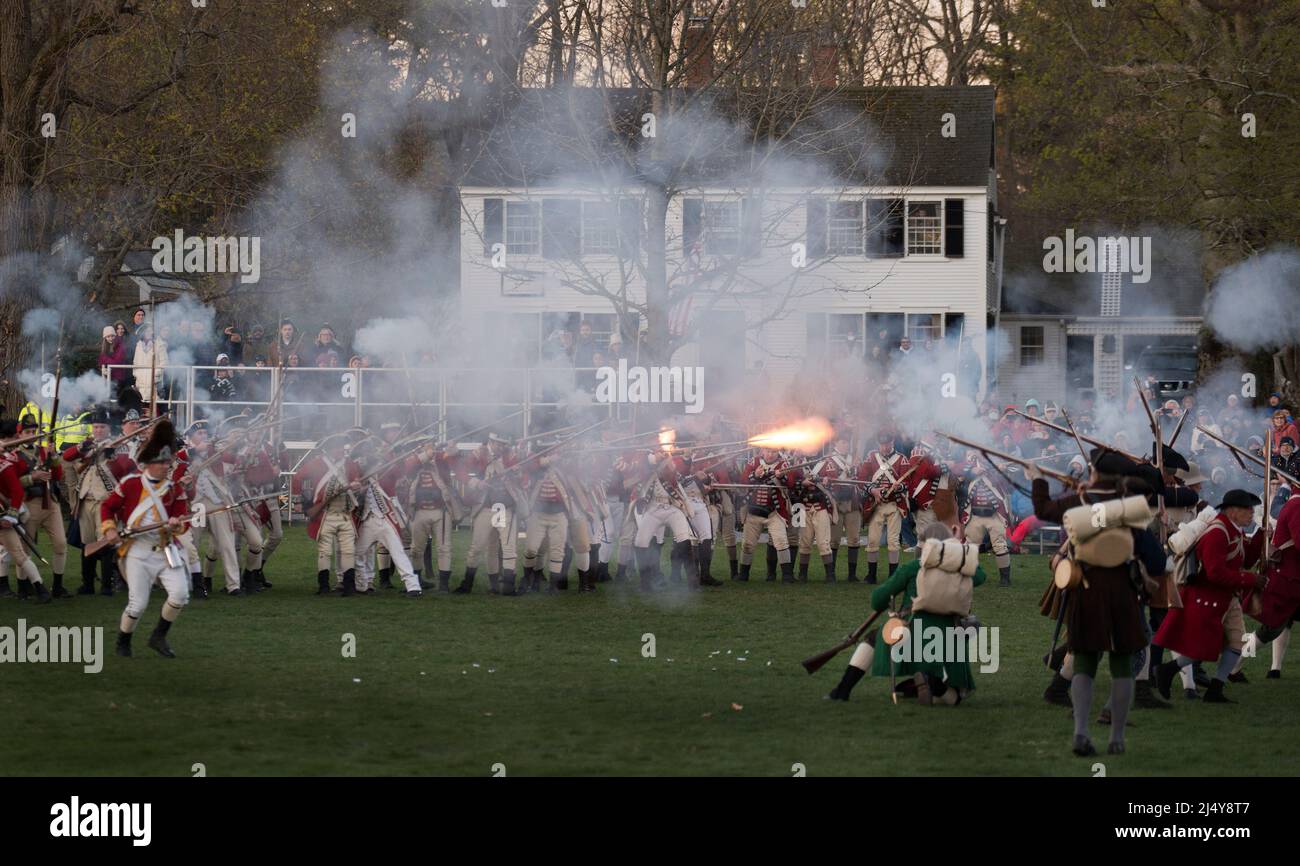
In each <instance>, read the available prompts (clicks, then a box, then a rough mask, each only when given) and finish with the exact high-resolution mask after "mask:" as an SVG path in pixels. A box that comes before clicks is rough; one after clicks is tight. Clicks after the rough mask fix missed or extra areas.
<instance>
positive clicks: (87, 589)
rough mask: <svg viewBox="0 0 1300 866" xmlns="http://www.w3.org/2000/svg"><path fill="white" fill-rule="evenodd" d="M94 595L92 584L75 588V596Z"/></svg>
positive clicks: (93, 585)
mask: <svg viewBox="0 0 1300 866" xmlns="http://www.w3.org/2000/svg"><path fill="white" fill-rule="evenodd" d="M94 594H95V584H94V583H90V584H85V583H83V584H82V585H81V586H79V587H77V595H94ZM11 595H12V593H11Z"/></svg>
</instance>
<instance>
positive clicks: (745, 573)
mask: <svg viewBox="0 0 1300 866" xmlns="http://www.w3.org/2000/svg"><path fill="white" fill-rule="evenodd" d="M749 569H750V566H749V565H742V566H740V570H739V571H738V572H737V573H736V576H735V577H733V578H732V580H735V581H739V582H741V583H748V582H749Z"/></svg>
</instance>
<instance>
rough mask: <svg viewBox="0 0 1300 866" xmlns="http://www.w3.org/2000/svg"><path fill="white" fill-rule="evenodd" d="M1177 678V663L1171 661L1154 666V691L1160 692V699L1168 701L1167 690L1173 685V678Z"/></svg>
mask: <svg viewBox="0 0 1300 866" xmlns="http://www.w3.org/2000/svg"><path fill="white" fill-rule="evenodd" d="M1176 676H1178V662H1176V661H1173V660H1172V659H1171V660H1169V661H1167V662H1164V663H1163V664H1160V665H1157V666H1156V690H1157V691H1159V692H1160V697H1162V698H1164V699H1165V700H1169V688H1170V686H1172V685H1173V684H1174V678H1175V677H1176Z"/></svg>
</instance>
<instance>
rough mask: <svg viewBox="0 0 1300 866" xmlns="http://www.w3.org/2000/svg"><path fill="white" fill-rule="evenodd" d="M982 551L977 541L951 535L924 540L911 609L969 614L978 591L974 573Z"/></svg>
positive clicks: (959, 614) (936, 612)
mask: <svg viewBox="0 0 1300 866" xmlns="http://www.w3.org/2000/svg"><path fill="white" fill-rule="evenodd" d="M979 552H980V551H979V546H978V545H975V544H962V543H961V542H960V541H957V540H956V539H952V538H950V539H948V540H946V541H939V540H938V539H935V538H931V539H930V540H928V541H927V542H925V544H924V545H923V546H922V547H921V555H920V556H919V557H918V561H919V562H920V571H918V572H917V575H916V598H914V599H912V610H913V611H925V612H927V613H935V614H957V615H958V616H966V615H968V614H969V613H970V610H971V602H972V601H973V599H974V593H975V584H974V582H973V581H972V580H971V577H972V576H973V575H974V574H975V569H977V568H979Z"/></svg>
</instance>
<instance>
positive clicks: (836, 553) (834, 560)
mask: <svg viewBox="0 0 1300 866" xmlns="http://www.w3.org/2000/svg"><path fill="white" fill-rule="evenodd" d="M839 567H840V549H839V548H838V547H832V548H831V565H830V571H829V572H828V574H831V575H834V574H835V572H836V571H837V570H838V569H839Z"/></svg>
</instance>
